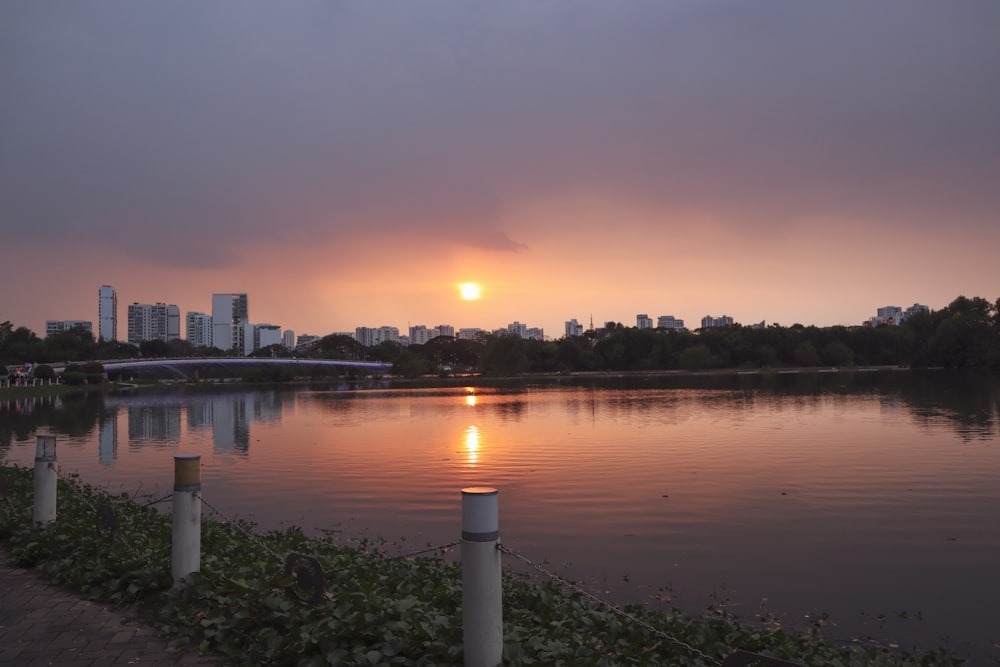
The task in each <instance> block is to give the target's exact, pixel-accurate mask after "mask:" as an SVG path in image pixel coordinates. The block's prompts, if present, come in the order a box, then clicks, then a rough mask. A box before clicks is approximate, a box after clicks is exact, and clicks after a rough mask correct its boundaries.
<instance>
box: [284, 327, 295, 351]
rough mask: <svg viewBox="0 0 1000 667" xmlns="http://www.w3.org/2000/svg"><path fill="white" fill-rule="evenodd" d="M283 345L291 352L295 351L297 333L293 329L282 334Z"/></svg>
mask: <svg viewBox="0 0 1000 667" xmlns="http://www.w3.org/2000/svg"><path fill="white" fill-rule="evenodd" d="M281 344H282V345H284V346H285V347H286V348H288V349H289V350H294V349H295V332H294V331H292V330H291V329H285V331H284V332H283V333H282V334H281Z"/></svg>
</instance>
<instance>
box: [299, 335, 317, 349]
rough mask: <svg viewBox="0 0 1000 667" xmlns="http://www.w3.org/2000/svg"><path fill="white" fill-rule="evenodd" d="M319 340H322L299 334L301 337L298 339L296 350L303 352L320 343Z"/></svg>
mask: <svg viewBox="0 0 1000 667" xmlns="http://www.w3.org/2000/svg"><path fill="white" fill-rule="evenodd" d="M319 340H320V338H319V336H312V335H310V334H299V337H298V338H297V339H296V343H295V349H296V350H303V349H305V348H307V347H310V346H312V345H315V344H316V343H318V342H319Z"/></svg>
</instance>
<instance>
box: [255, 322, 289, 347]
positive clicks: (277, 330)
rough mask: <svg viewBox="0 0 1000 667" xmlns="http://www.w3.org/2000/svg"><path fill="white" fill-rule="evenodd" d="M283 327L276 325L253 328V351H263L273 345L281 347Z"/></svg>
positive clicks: (260, 325) (258, 325) (261, 325)
mask: <svg viewBox="0 0 1000 667" xmlns="http://www.w3.org/2000/svg"><path fill="white" fill-rule="evenodd" d="M281 344H282V338H281V327H279V326H277V325H274V324H255V325H254V328H253V349H254V350H261V349H263V348H265V347H270V346H271V345H281Z"/></svg>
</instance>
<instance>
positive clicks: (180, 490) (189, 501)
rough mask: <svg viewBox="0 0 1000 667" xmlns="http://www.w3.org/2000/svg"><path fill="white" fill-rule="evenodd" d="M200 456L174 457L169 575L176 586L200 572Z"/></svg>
mask: <svg viewBox="0 0 1000 667" xmlns="http://www.w3.org/2000/svg"><path fill="white" fill-rule="evenodd" d="M200 491H201V455H200V454H178V455H176V456H174V497H173V505H174V513H173V532H172V533H171V545H170V546H171V561H170V574H171V575H173V578H174V586H177V585H179V584H180V581H181V579H183V578H184V577H186V576H187V575H189V574H191V573H192V572H198V571H199V570H201V498H200V497H199V496H198V495H197V494H198V493H199V492H200Z"/></svg>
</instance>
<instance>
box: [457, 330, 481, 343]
mask: <svg viewBox="0 0 1000 667" xmlns="http://www.w3.org/2000/svg"><path fill="white" fill-rule="evenodd" d="M482 333H483V330H482V329H480V328H479V327H462V328H460V329H459V330H458V339H459V340H476V339H477V338H478V337H479V336H480V335H481V334H482Z"/></svg>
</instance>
